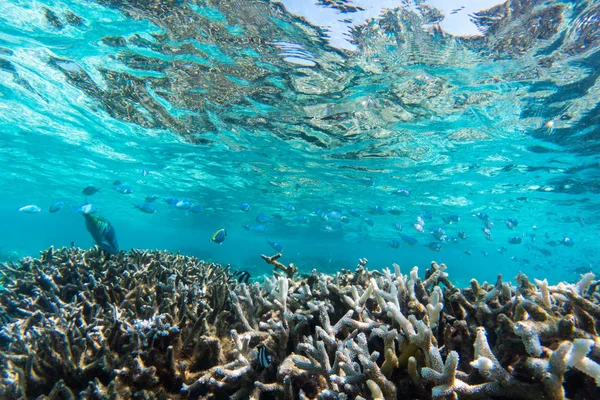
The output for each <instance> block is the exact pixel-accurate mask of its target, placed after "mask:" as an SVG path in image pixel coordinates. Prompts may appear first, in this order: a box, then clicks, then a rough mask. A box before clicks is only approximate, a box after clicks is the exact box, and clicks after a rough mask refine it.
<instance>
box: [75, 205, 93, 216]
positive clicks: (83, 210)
mask: <svg viewBox="0 0 600 400" xmlns="http://www.w3.org/2000/svg"><path fill="white" fill-rule="evenodd" d="M97 211H98V208H96V206H95V205H93V204H90V203H88V204H83V205H82V206H80V207H76V208H75V212H78V213H80V214H94V213H96V212H97Z"/></svg>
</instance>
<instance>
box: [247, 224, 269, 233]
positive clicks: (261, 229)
mask: <svg viewBox="0 0 600 400" xmlns="http://www.w3.org/2000/svg"><path fill="white" fill-rule="evenodd" d="M244 229H245V230H247V231H251V232H266V230H267V226H266V225H264V224H257V225H244Z"/></svg>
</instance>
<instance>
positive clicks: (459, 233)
mask: <svg viewBox="0 0 600 400" xmlns="http://www.w3.org/2000/svg"><path fill="white" fill-rule="evenodd" d="M457 235H458V237H459V238H461V239H466V238H467V237H468V236H467V234H466V233H465V232H463V231H458V233H457Z"/></svg>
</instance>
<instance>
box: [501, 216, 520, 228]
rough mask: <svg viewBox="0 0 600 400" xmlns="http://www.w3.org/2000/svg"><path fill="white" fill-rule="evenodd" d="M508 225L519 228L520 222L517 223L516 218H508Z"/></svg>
mask: <svg viewBox="0 0 600 400" xmlns="http://www.w3.org/2000/svg"><path fill="white" fill-rule="evenodd" d="M504 222H505V223H506V225H507V226H508V224H510V225H512V226H513V227H515V226H519V221H517V220H516V219H514V218H507V219H506V221H504Z"/></svg>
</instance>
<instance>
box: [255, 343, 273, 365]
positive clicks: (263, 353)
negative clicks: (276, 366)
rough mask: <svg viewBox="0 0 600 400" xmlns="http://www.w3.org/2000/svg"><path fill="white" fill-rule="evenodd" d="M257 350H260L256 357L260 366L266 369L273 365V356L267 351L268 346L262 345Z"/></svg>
mask: <svg viewBox="0 0 600 400" xmlns="http://www.w3.org/2000/svg"><path fill="white" fill-rule="evenodd" d="M256 349H257V350H258V355H257V357H256V358H257V360H258V364H259V365H260V366H261V367H262V368H264V369H267V368H269V365H271V355H270V354H269V350H267V346H265V345H264V344H262V343H261V344H259V345H258V346H256Z"/></svg>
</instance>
